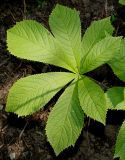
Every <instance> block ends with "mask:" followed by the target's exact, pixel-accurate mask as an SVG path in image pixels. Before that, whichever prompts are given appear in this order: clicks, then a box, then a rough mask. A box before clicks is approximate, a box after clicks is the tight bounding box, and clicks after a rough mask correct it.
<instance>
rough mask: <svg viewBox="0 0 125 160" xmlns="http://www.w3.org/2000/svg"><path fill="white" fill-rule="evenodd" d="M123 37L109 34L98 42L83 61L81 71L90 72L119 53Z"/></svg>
mask: <svg viewBox="0 0 125 160" xmlns="http://www.w3.org/2000/svg"><path fill="white" fill-rule="evenodd" d="M120 44H121V37H112V36H107V37H106V38H104V39H102V40H101V41H99V42H98V43H96V44H95V45H94V46H93V48H92V49H91V50H90V52H89V53H88V54H87V55H86V57H84V58H85V59H83V61H82V65H81V66H82V68H81V73H86V72H89V71H91V70H93V69H95V68H97V67H99V66H101V65H102V64H104V63H106V62H108V61H109V60H111V59H113V58H114V57H115V56H117V55H118V54H119V50H120Z"/></svg>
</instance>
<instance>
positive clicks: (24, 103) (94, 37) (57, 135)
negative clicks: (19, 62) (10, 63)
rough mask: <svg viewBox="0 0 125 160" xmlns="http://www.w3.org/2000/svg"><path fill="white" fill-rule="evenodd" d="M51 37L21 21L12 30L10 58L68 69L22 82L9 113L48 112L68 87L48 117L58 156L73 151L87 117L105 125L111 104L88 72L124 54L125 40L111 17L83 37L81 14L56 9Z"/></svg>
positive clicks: (12, 95) (95, 24) (11, 98)
mask: <svg viewBox="0 0 125 160" xmlns="http://www.w3.org/2000/svg"><path fill="white" fill-rule="evenodd" d="M49 26H50V29H51V32H49V31H48V30H47V29H46V28H45V27H44V26H42V25H41V24H39V23H38V22H36V21H33V20H24V21H22V22H18V23H17V24H16V25H15V26H14V27H13V28H11V29H9V30H8V31H7V46H8V50H9V51H10V53H11V54H12V55H14V56H17V57H19V58H23V59H27V60H32V61H38V62H44V63H48V64H52V65H55V66H58V67H62V68H65V69H67V72H49V73H42V74H38V75H32V76H28V77H26V78H22V79H20V80H18V81H17V82H16V83H15V84H14V85H13V86H12V88H11V89H10V91H9V95H8V99H7V105H6V111H8V112H14V113H16V114H18V116H26V115H30V114H32V113H34V112H36V111H38V110H39V109H40V108H43V107H44V106H45V105H46V104H47V103H48V102H49V101H50V99H52V98H53V96H54V95H55V94H56V93H57V92H59V90H61V89H62V88H63V87H64V86H66V84H68V86H67V88H66V89H65V91H64V92H63V93H62V95H61V96H60V97H59V99H58V101H57V102H56V104H55V106H54V107H53V109H52V111H51V112H50V115H49V117H48V121H47V125H46V134H47V138H48V141H49V142H50V144H51V145H52V147H53V149H54V151H55V154H56V155H58V154H59V153H60V152H62V151H63V150H64V149H65V148H68V147H69V146H71V145H72V146H74V145H75V142H76V140H77V139H78V137H79V135H80V133H81V130H82V128H83V126H84V114H86V115H87V116H89V117H91V118H93V119H95V120H97V121H99V122H101V123H103V124H105V121H106V113H107V105H106V98H105V94H104V92H103V90H102V89H101V87H100V86H99V85H98V84H96V83H95V81H94V80H93V79H91V78H89V77H87V76H86V75H85V73H87V72H89V71H92V70H94V69H96V68H97V67H99V66H101V65H103V64H104V63H108V62H109V61H111V60H112V59H113V58H114V57H117V56H118V54H119V48H120V43H121V37H113V36H111V35H112V33H113V27H112V25H111V23H110V17H108V18H105V19H102V20H98V21H94V22H93V23H92V24H91V25H90V27H89V28H88V29H87V30H86V32H85V34H84V36H83V37H82V36H81V24H80V18H79V12H77V11H76V10H75V9H70V8H67V7H65V6H61V5H56V7H55V9H53V11H52V13H51V15H50V17H49Z"/></svg>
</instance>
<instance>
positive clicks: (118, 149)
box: [114, 121, 125, 160]
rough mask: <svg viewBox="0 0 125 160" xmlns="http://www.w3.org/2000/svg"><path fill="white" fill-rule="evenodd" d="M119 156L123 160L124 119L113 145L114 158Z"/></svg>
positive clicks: (124, 141)
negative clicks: (114, 145)
mask: <svg viewBox="0 0 125 160" xmlns="http://www.w3.org/2000/svg"><path fill="white" fill-rule="evenodd" d="M118 157H120V159H121V160H125V121H124V123H123V124H122V126H121V128H120V131H119V134H118V137H117V141H116V147H115V155H114V158H118Z"/></svg>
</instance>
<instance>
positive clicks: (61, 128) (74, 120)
mask: <svg viewBox="0 0 125 160" xmlns="http://www.w3.org/2000/svg"><path fill="white" fill-rule="evenodd" d="M82 128H83V111H82V109H81V107H80V104H79V99H78V89H77V82H75V81H73V82H72V83H71V84H70V86H69V87H68V88H67V89H66V90H65V91H64V93H63V94H62V95H61V97H60V98H59V100H58V101H57V103H56V105H55V106H54V108H53V109H52V111H51V113H50V115H49V118H48V122H47V126H46V134H47V137H48V141H49V142H50V144H51V145H52V147H53V149H54V151H55V153H56V155H58V154H59V153H60V152H61V151H63V150H64V149H65V148H67V147H69V146H71V145H72V146H74V144H75V142H76V140H77V138H78V136H79V135H80V133H81V130H82Z"/></svg>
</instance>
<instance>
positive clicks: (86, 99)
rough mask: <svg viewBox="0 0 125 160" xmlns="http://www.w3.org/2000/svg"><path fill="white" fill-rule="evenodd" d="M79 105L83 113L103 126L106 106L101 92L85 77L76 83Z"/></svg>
mask: <svg viewBox="0 0 125 160" xmlns="http://www.w3.org/2000/svg"><path fill="white" fill-rule="evenodd" d="M78 93H79V100H80V105H81V107H82V109H83V111H84V113H85V114H86V115H87V116H89V117H90V118H93V119H95V120H97V121H99V122H101V123H103V124H105V120H106V113H107V106H106V100H105V96H104V92H103V90H102V89H101V88H100V87H99V86H98V85H97V84H96V83H95V82H93V81H92V80H90V79H89V78H88V77H86V76H81V78H80V80H79V82H78Z"/></svg>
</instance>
